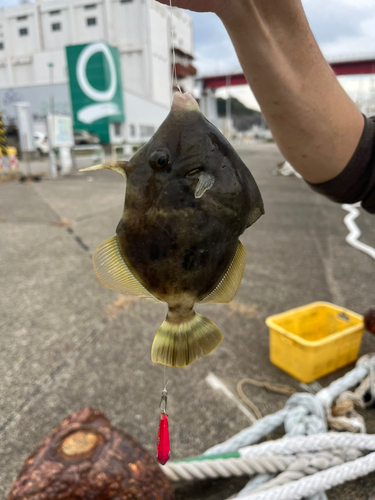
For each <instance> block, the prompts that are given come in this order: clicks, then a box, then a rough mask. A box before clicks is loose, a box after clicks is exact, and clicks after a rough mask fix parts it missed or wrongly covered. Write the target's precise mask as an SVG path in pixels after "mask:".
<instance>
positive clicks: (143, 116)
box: [124, 91, 170, 143]
mask: <svg viewBox="0 0 375 500" xmlns="http://www.w3.org/2000/svg"><path fill="white" fill-rule="evenodd" d="M124 105H125V116H126V138H127V141H128V142H130V143H140V142H147V141H148V140H149V139H150V137H151V136H152V134H153V133H154V132H156V130H157V129H158V128H159V126H160V125H161V123H162V121H163V120H164V119H165V117H166V116H167V114H168V113H169V109H170V107H169V106H161V105H159V104H156V103H154V102H152V101H148V100H145V99H143V98H142V97H141V96H139V95H136V94H133V93H131V92H127V91H125V92H124ZM132 128H134V130H135V134H134V135H132V134H131V129H132ZM142 130H143V134H142V133H141V132H142ZM147 130H148V133H147V134H146V131H147Z"/></svg>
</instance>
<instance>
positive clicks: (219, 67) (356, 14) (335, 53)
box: [191, 0, 375, 109]
mask: <svg viewBox="0 0 375 500" xmlns="http://www.w3.org/2000/svg"><path fill="white" fill-rule="evenodd" d="M275 1H278V0H275ZM302 3H303V6H304V8H305V12H306V15H307V18H308V21H309V23H310V26H311V29H312V31H313V33H314V35H315V38H316V40H317V42H318V44H319V46H320V48H321V50H322V52H323V54H324V56H325V58H326V59H327V60H328V61H332V62H333V61H339V60H350V59H361V58H366V57H375V29H374V28H375V1H374V0H303V1H302ZM191 15H192V17H193V21H194V39H195V57H196V60H195V65H196V66H197V68H198V71H199V74H200V75H215V74H226V73H228V72H239V71H241V67H240V64H239V62H238V59H237V56H236V53H235V51H234V49H233V46H232V44H231V41H230V39H229V37H228V35H227V33H226V31H225V29H224V27H223V25H222V23H221V21H220V20H219V19H218V18H217V17H216V16H215V15H214V14H199V13H191ZM339 81H340V83H341V84H342V86H343V87H344V89H345V90H346V92H347V93H348V94H349V95H350V96H351V98H352V99H353V100H354V101H356V102H357V104H359V105H360V106H361V105H362V106H364V105H365V104H366V101H368V100H369V99H371V98H372V97H375V76H374V77H372V76H364V77H358V76H344V77H340V78H339ZM217 94H218V95H220V96H221V97H226V95H227V90H226V89H221V90H219V91H218V92H217ZM230 94H231V95H233V96H235V97H237V98H238V99H240V100H241V101H242V102H244V104H246V105H247V106H249V107H252V108H254V109H259V107H258V106H257V102H256V100H255V98H254V96H253V95H252V93H251V91H250V90H249V88H248V87H247V86H239V87H232V88H231V89H230Z"/></svg>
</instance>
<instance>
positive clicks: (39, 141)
mask: <svg viewBox="0 0 375 500" xmlns="http://www.w3.org/2000/svg"><path fill="white" fill-rule="evenodd" d="M34 143H35V149H36V151H37V152H38V153H39V154H40V155H41V156H43V155H48V153H49V144H48V138H47V136H46V134H44V133H43V132H34Z"/></svg>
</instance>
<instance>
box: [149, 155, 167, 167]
mask: <svg viewBox="0 0 375 500" xmlns="http://www.w3.org/2000/svg"><path fill="white" fill-rule="evenodd" d="M148 161H149V164H150V166H151V167H152V168H154V169H155V170H162V169H163V168H165V167H166V166H167V165H168V161H169V156H168V155H167V153H164V152H162V151H154V152H153V153H152V155H151V156H150V158H149V160H148Z"/></svg>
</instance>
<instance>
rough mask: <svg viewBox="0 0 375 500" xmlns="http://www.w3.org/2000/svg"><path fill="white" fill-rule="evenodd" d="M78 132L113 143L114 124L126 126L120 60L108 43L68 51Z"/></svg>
mask: <svg viewBox="0 0 375 500" xmlns="http://www.w3.org/2000/svg"><path fill="white" fill-rule="evenodd" d="M66 55H67V60H68V70H69V83H70V94H71V98H72V107H73V114H74V128H76V129H88V130H90V131H91V132H95V133H97V134H98V135H99V136H100V138H101V140H102V142H109V132H108V127H109V123H110V122H123V121H124V120H125V117H124V104H123V97H122V84H121V67H120V56H119V52H118V50H117V49H115V48H114V47H110V46H109V45H107V44H106V43H104V42H97V43H91V44H89V45H73V46H69V47H66Z"/></svg>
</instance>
